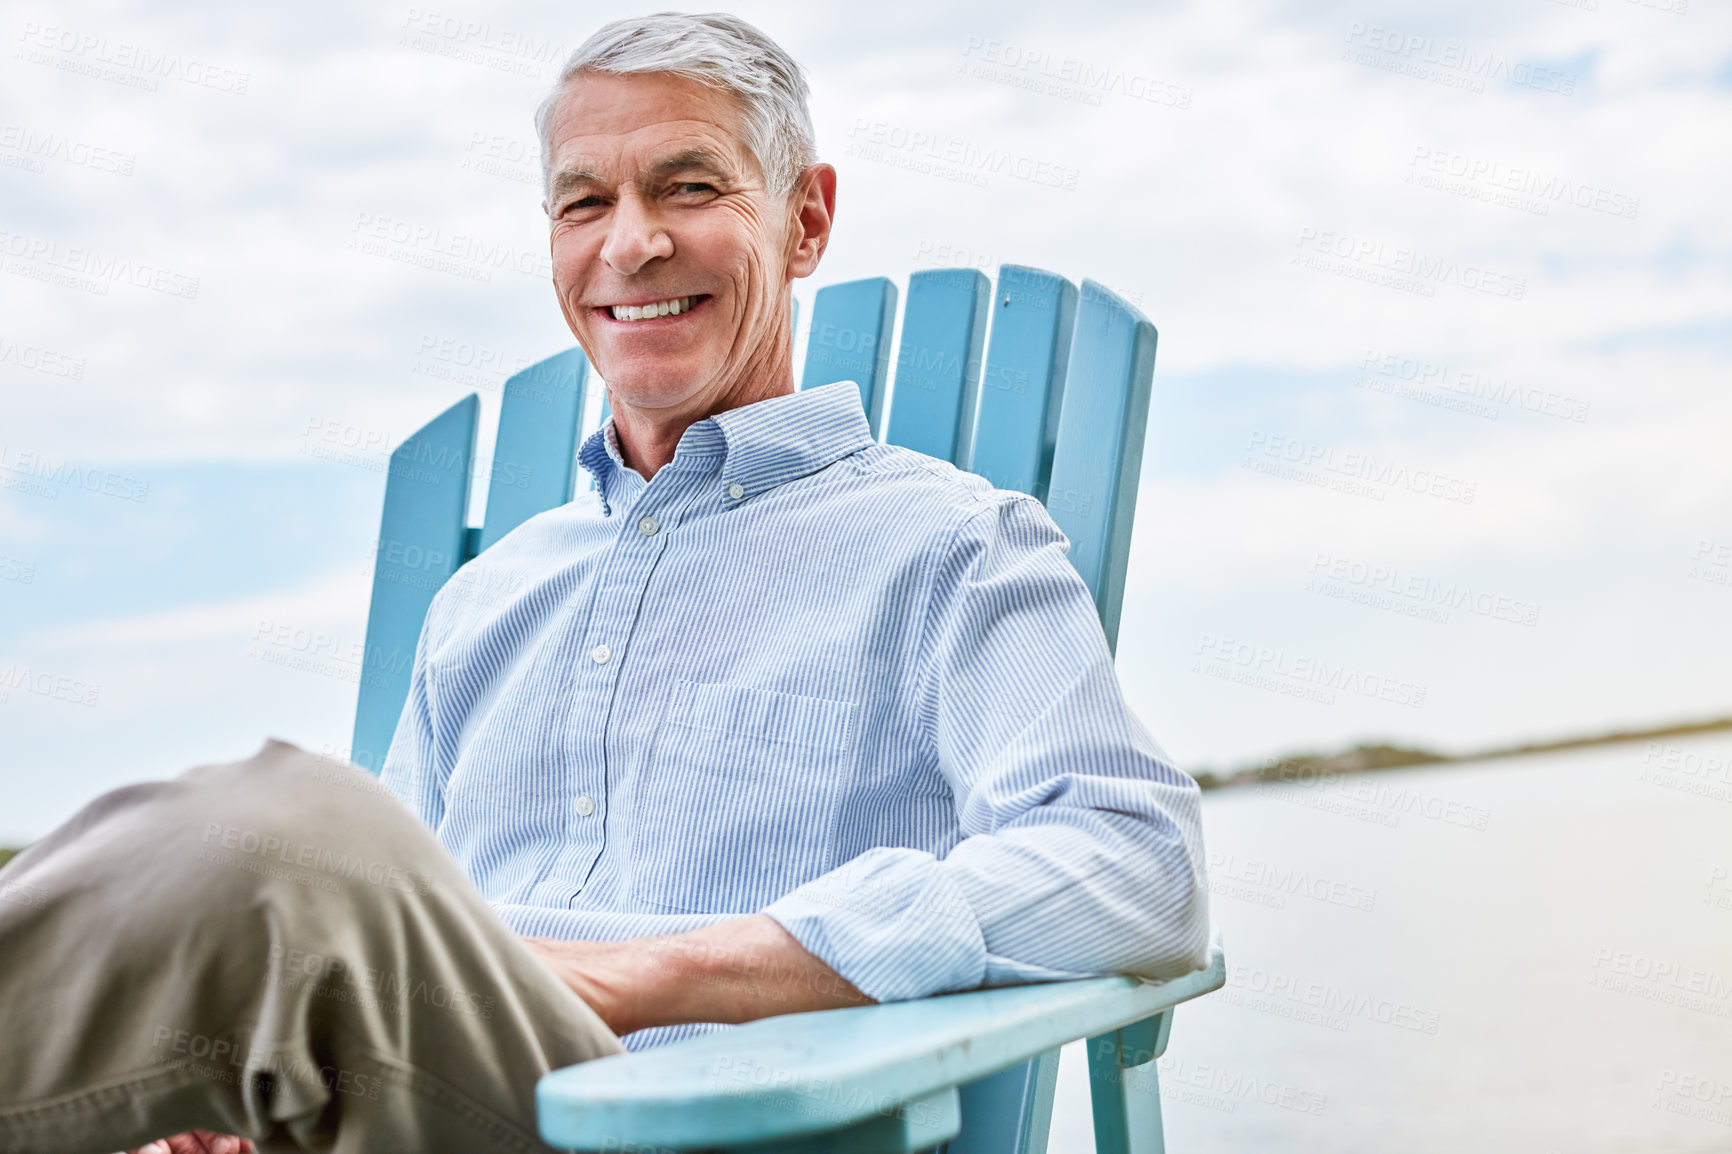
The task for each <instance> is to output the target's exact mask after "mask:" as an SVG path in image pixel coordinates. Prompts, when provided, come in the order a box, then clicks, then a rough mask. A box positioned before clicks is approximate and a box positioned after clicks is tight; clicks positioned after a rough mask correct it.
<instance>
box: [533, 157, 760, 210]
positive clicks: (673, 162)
mask: <svg viewBox="0 0 1732 1154" xmlns="http://www.w3.org/2000/svg"><path fill="white" fill-rule="evenodd" d="M693 169H701V170H702V171H705V172H708V173H711V174H713V175H715V176H728V175H730V174H731V173H732V172H733V168H732V166H731V165H729V164H728V162H727V161H726V159H724V158H723V157H722V156H721V155H720V154H718V153H716V152H714V151H712V150H711V149H708V148H686V149H682V150H681V151H679V152H676V153H674V154H673V155H672V156H669V157H666V158H664V159H662V160H658V161H656V162H655V163H654V164H652V165H650V174H651V175H652V176H654V177H666V176H669V175H671V174H672V173H676V172H689V171H691V170H693ZM605 183H607V182H606V181H604V180H603V179H602V178H601V177H600V176H599V175H597V174H596V173H594V172H591V171H589V170H588V169H587V168H562V169H560V170H559V171H558V172H556V173H554V174H553V186H552V188H551V197H550V198H551V199H553V200H558V199H559V198H560V197H562V196H564V195H565V194H566V193H568V192H570V191H571V190H572V189H573V188H576V187H577V186H579V185H583V184H605Z"/></svg>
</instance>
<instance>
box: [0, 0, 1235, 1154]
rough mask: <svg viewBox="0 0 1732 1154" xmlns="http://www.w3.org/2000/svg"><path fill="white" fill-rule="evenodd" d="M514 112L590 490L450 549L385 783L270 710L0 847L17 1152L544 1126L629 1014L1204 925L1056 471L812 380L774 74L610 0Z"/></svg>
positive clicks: (1185, 965)
mask: <svg viewBox="0 0 1732 1154" xmlns="http://www.w3.org/2000/svg"><path fill="white" fill-rule="evenodd" d="M538 123H539V126H540V129H541V135H542V141H543V145H544V148H543V155H544V158H545V162H546V164H547V167H548V173H547V200H546V210H547V214H548V217H549V220H550V222H551V246H552V257H553V262H552V263H553V279H554V288H555V291H556V294H557V297H558V300H559V305H560V308H561V310H562V311H563V312H564V314H565V318H566V320H567V322H568V323H569V324H570V326H571V330H572V332H573V333H574V334H576V336H577V338H578V340H579V341H580V342H581V344H582V345H583V348H584V350H585V352H586V353H587V354H588V356H589V358H590V360H591V361H592V362H593V363H594V365H595V366H596V368H597V370H598V371H599V372H600V374H601V375H602V376H603V378H605V380H606V382H607V388H608V396H609V400H610V402H611V406H612V418H611V420H610V421H609V422H608V423H607V424H606V425H605V426H604V427H603V428H602V429H601V430H600V431H598V432H597V433H595V434H594V435H592V436H591V437H589V438H588V439H587V440H586V441H585V442H584V444H583V446H582V449H581V452H580V460H581V463H582V465H583V467H584V468H585V469H586V470H587V471H588V472H589V473H590V474H591V475H592V476H593V477H594V479H595V482H596V489H595V492H593V493H589V492H586V493H584V494H583V495H581V496H579V497H578V498H576V499H574V500H573V501H571V502H570V503H568V504H566V505H564V506H562V507H560V508H557V509H554V510H551V511H549V512H547V513H544V514H542V515H540V516H538V517H535V518H533V519H531V520H530V521H528V522H526V523H525V524H524V525H522V526H521V527H519V528H518V529H517V530H515V531H514V532H512V533H511V534H509V535H508V536H506V537H505V538H504V539H502V540H501V541H499V542H498V543H497V544H495V545H494V546H493V547H492V548H490V549H489V550H488V551H487V552H486V553H484V554H483V555H482V556H480V557H479V558H477V559H476V560H474V561H472V562H470V563H469V566H468V567H467V571H466V572H465V574H464V575H463V577H462V580H463V581H466V582H467V581H473V582H477V583H480V584H483V585H485V586H487V587H490V588H495V589H501V588H503V589H511V590H514V591H515V592H514V593H513V595H512V596H511V597H510V598H509V600H507V601H505V602H504V603H489V604H482V603H480V602H477V601H475V600H473V599H465V598H463V597H460V596H449V597H448V596H440V597H438V598H436V599H435V601H434V603H433V606H432V608H431V610H430V611H429V613H428V616H427V620H426V624H425V626H424V628H423V632H422V636H421V643H420V646H419V648H418V652H417V654H416V659H415V666H414V673H413V679H412V684H411V688H410V692H409V699H408V702H407V704H406V706H405V708H404V712H403V715H402V719H401V721H400V722H399V724H398V728H397V733H396V738H395V741H394V743H393V745H392V747H391V750H390V753H389V755H388V756H387V759H386V763H385V767H384V771H383V775H382V781H383V785H384V787H386V788H388V789H389V790H390V791H391V793H392V794H394V795H395V797H396V798H397V799H400V800H401V801H402V802H403V803H406V805H407V807H408V809H409V810H411V811H413V814H414V815H415V816H414V817H411V816H410V814H409V813H406V812H405V811H404V809H403V807H402V806H401V805H399V804H398V802H397V800H393V799H392V798H391V797H390V796H388V795H386V794H384V792H383V790H380V789H379V787H378V786H377V785H375V783H373V782H372V781H371V779H368V778H365V777H363V776H361V775H360V774H359V772H358V771H355V770H352V769H350V768H348V767H346V766H336V765H333V764H330V763H328V762H327V763H322V762H321V761H319V760H318V759H315V758H313V757H311V756H309V755H307V754H304V753H302V752H301V751H299V750H297V749H295V748H294V747H292V746H288V745H285V744H283V743H280V742H273V743H270V744H269V745H267V747H266V748H265V750H264V751H262V752H261V753H260V754H258V755H257V756H255V757H253V758H251V759H249V760H247V761H245V762H239V763H235V764H233V765H227V766H215V767H204V768H201V769H196V770H192V771H189V772H188V773H187V774H185V775H183V776H182V777H181V778H178V779H176V780H175V781H171V782H160V783H150V784H146V785H141V786H134V787H131V788H130V789H127V790H122V791H119V792H117V793H114V794H110V795H107V796H105V797H103V798H101V799H99V800H98V801H96V802H95V803H93V804H92V805H91V806H90V807H89V808H87V809H86V810H85V811H84V812H83V813H81V814H79V815H78V816H77V817H76V818H74V819H73V820H72V821H71V822H69V823H68V824H67V825H66V826H64V827H62V828H61V829H59V830H57V831H55V833H53V834H52V835H50V836H49V837H48V838H47V839H45V840H44V841H43V842H42V843H40V844H39V845H37V846H35V847H32V848H31V849H30V850H28V851H26V852H25V853H24V854H23V855H21V857H20V858H19V859H18V861H17V862H16V863H15V864H14V866H13V867H11V868H10V869H8V870H7V871H6V873H5V875H3V876H0V882H3V883H5V884H6V886H7V894H8V902H7V903H6V904H3V905H0V947H3V948H5V949H6V950H7V951H8V963H9V964H8V967H7V972H6V973H4V974H0V1013H3V1014H4V1016H5V1020H6V1021H7V1023H8V1027H9V1028H8V1037H7V1038H6V1039H5V1041H4V1042H0V1047H3V1050H0V1150H24V1149H29V1150H32V1151H48V1150H87V1149H95V1150H100V1149H104V1148H112V1146H113V1145H118V1144H123V1143H135V1142H138V1141H142V1140H144V1139H146V1138H150V1137H155V1136H157V1135H160V1134H163V1133H166V1132H170V1131H176V1132H178V1131H190V1130H192V1129H193V1128H196V1127H206V1128H209V1129H210V1130H212V1131H216V1132H220V1133H222V1134H230V1135H247V1136H248V1137H250V1138H252V1139H256V1140H259V1142H260V1145H261V1146H263V1147H266V1148H281V1149H292V1148H304V1149H321V1150H325V1149H329V1150H339V1151H360V1150H369V1151H387V1150H390V1151H396V1150H419V1151H445V1150H450V1151H464V1152H474V1151H482V1150H531V1149H539V1148H540V1146H539V1142H538V1140H537V1139H536V1137H535V1120H534V1104H533V1097H532V1090H533V1086H534V1083H535V1080H536V1078H537V1077H538V1076H539V1075H540V1074H542V1073H544V1072H546V1071H547V1070H548V1069H551V1068H554V1067H557V1066H559V1065H563V1064H567V1063H571V1062H577V1061H583V1060H586V1059H589V1058H593V1057H596V1056H600V1055H603V1054H609V1053H617V1052H619V1050H620V1042H619V1037H620V1036H626V1038H625V1044H626V1045H627V1046H629V1047H633V1048H636V1047H641V1046H646V1045H653V1044H656V1043H659V1042H665V1041H668V1040H670V1039H673V1038H676V1037H679V1036H682V1035H685V1034H689V1033H692V1032H695V1031H698V1030H703V1029H714V1028H718V1027H717V1025H716V1024H718V1023H722V1024H725V1023H737V1022H745V1021H750V1020H753V1019H756V1018H761V1017H765V1016H768V1015H773V1014H780V1013H788V1012H792V1011H798V1010H811V1009H821V1008H827V1007H834V1006H843V1005H849V1004H855V1003H859V1002H863V1001H869V1000H880V1001H882V1000H890V999H903V998H915V997H921V996H924V995H928V994H934V993H939V992H942V991H948V990H961V989H968V988H971V987H976V986H980V985H997V984H1008V983H1016V982H1028V981H1041V980H1048V979H1055V978H1072V977H1082V976H1089V975H1098V974H1105V973H1113V972H1123V973H1134V974H1142V975H1147V976H1170V975H1174V974H1178V973H1181V972H1184V971H1187V970H1189V969H1192V968H1195V967H1196V966H1198V965H1201V964H1202V963H1203V961H1204V957H1205V952H1206V938H1207V912H1206V899H1205V896H1204V895H1205V888H1204V882H1203V875H1202V866H1201V864H1200V862H1201V856H1202V851H1201V835H1200V831H1199V823H1198V812H1197V797H1198V795H1197V788H1196V785H1195V783H1194V782H1192V781H1191V780H1190V778H1188V777H1187V776H1185V775H1184V774H1183V773H1181V772H1180V771H1178V770H1177V769H1175V768H1174V767H1173V766H1172V765H1171V764H1170V763H1169V762H1168V761H1167V760H1166V758H1165V757H1164V755H1163V754H1162V753H1161V752H1160V750H1159V748H1158V747H1157V746H1156V745H1155V743H1154V742H1153V740H1152V739H1151V738H1150V737H1149V735H1148V734H1147V732H1146V731H1145V730H1144V729H1143V727H1142V726H1141V725H1140V724H1139V723H1138V722H1137V720H1136V719H1135V717H1133V716H1132V714H1131V713H1130V711H1129V709H1128V708H1127V707H1126V705H1125V702H1124V698H1123V695H1122V693H1121V691H1120V688H1119V685H1118V682H1117V679H1116V676H1115V672H1114V668H1113V663H1112V659H1111V656H1110V654H1109V651H1108V648H1107V645H1106V641H1105V638H1104V636H1103V634H1102V632H1101V628H1100V624H1099V621H1098V619H1097V617H1096V614H1095V609H1094V605H1093V602H1092V600H1091V598H1090V596H1089V594H1088V591H1087V589H1086V588H1085V586H1084V584H1083V582H1082V580H1081V579H1080V577H1079V576H1078V575H1077V574H1076V572H1075V571H1074V570H1073V569H1072V568H1071V566H1070V565H1069V563H1068V562H1067V560H1066V558H1065V550H1066V542H1065V540H1064V538H1063V536H1062V534H1060V532H1059V531H1058V529H1057V528H1056V526H1054V524H1053V523H1052V521H1051V519H1050V518H1049V517H1048V516H1047V515H1046V512H1045V511H1044V509H1043V508H1042V506H1041V505H1040V503H1039V502H1038V501H1035V500H1034V499H1032V498H1030V497H1027V496H1024V495H1021V494H1016V493H1008V492H1002V491H999V490H996V489H993V488H992V487H991V486H989V485H988V484H987V483H986V482H985V481H983V480H981V479H980V478H977V477H973V476H970V475H968V474H966V473H962V472H960V471H958V470H956V469H955V468H953V467H952V466H951V465H949V464H948V463H945V462H941V461H937V460H934V459H932V458H929V457H925V456H922V455H920V454H918V453H914V452H911V451H908V450H905V449H900V448H895V447H892V446H886V445H879V444H877V443H875V442H874V441H873V439H872V436H871V434H870V432H869V429H868V425H867V422H866V419H865V415H864V413H863V412H862V410H861V403H860V395H859V391H858V389H857V387H856V386H855V385H854V384H852V383H846V382H844V383H839V384H833V385H826V386H823V387H821V388H814V389H811V390H808V391H806V392H800V393H797V392H795V391H794V383H793V370H792V341H791V333H790V311H791V309H790V296H789V286H790V285H791V283H792V281H793V280H794V278H796V277H804V276H808V275H810V274H811V273H812V272H813V271H814V270H815V269H816V268H817V266H818V262H819V260H820V258H821V256H822V254H823V251H824V247H825V245H826V243H827V242H828V240H829V235H830V227H831V220H832V216H833V213H834V209H835V199H836V173H835V170H834V169H832V168H831V167H830V166H829V165H826V164H820V163H817V161H816V156H815V150H814V144H813V133H812V128H811V122H810V117H809V114H808V112H807V109H806V86H805V81H804V79H803V77H802V74H801V71H800V68H799V66H798V65H797V64H796V63H795V62H794V61H793V60H792V59H791V58H790V57H789V56H787V55H786V54H785V53H784V52H783V51H782V50H781V49H780V48H778V47H777V46H776V45H775V44H774V43H773V42H771V41H770V40H769V39H768V38H767V37H765V36H764V35H763V34H762V33H760V32H758V31H757V30H756V29H754V28H752V27H751V26H750V25H748V24H746V23H744V22H743V21H740V20H738V19H735V18H733V17H729V16H723V15H709V16H682V15H673V14H662V15H658V16H652V17H646V18H638V19H631V20H624V21H620V22H617V23H614V24H610V25H608V26H607V27H605V28H603V29H602V30H601V31H599V32H597V33H596V34H595V35H594V36H593V37H591V38H590V40H589V41H588V42H586V43H585V44H584V45H583V46H582V47H581V48H579V49H578V50H577V52H576V54H575V55H574V56H573V57H572V59H571V61H570V62H569V63H568V64H567V66H566V68H565V70H564V72H563V74H562V76H561V77H560V80H559V82H558V84H557V85H556V87H555V90H554V92H553V94H552V95H551V96H550V97H549V99H548V101H547V103H546V104H544V105H543V107H542V109H541V112H540V114H539V115H538ZM415 817H418V818H419V819H420V820H419V821H416V820H415ZM14 961H16V962H18V963H19V964H16V965H13V964H12V963H13V962H14ZM207 1144H208V1146H209V1148H211V1149H229V1148H238V1146H239V1140H238V1139H230V1138H218V1137H216V1136H215V1135H214V1134H203V1135H201V1134H196V1133H177V1136H176V1137H175V1138H173V1139H171V1140H168V1141H166V1142H159V1143H156V1144H155V1146H154V1148H155V1149H159V1150H161V1149H170V1148H172V1149H176V1150H179V1149H200V1148H205V1146H206V1145H207Z"/></svg>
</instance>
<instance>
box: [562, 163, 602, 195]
mask: <svg viewBox="0 0 1732 1154" xmlns="http://www.w3.org/2000/svg"><path fill="white" fill-rule="evenodd" d="M600 181H601V177H599V176H597V175H596V174H595V173H593V172H590V171H589V170H588V169H586V168H562V169H560V170H559V171H558V172H556V173H554V175H553V188H552V195H551V198H550V199H553V200H558V199H559V198H560V197H561V196H564V195H565V194H566V193H567V192H570V191H571V190H572V189H573V188H575V187H577V186H578V185H580V184H598V183H600Z"/></svg>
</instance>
